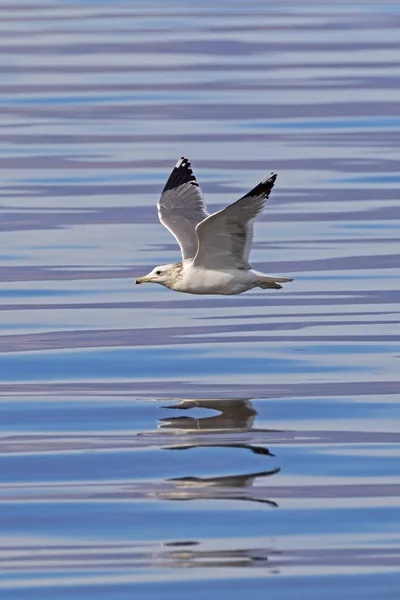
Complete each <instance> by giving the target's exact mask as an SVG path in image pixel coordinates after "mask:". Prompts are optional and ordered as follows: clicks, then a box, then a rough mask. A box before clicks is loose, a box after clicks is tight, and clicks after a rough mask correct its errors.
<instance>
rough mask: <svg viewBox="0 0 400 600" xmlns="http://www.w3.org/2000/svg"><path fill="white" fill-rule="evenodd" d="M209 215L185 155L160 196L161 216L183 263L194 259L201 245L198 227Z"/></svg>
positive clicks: (159, 214) (159, 211) (177, 164)
mask: <svg viewBox="0 0 400 600" xmlns="http://www.w3.org/2000/svg"><path fill="white" fill-rule="evenodd" d="M207 216H208V213H207V211H206V207H205V204H204V200H203V193H202V191H201V189H200V187H199V184H198V183H197V181H196V177H195V176H194V175H193V171H192V167H191V164H190V162H189V161H188V159H187V158H184V157H183V156H182V158H180V159H179V160H178V162H177V163H176V165H175V167H174V169H173V171H172V173H171V175H170V176H169V179H168V181H167V183H166V184H165V187H164V189H163V192H162V194H161V198H160V200H159V202H158V217H159V219H160V221H161V223H162V224H163V225H164V226H165V227H166V228H167V229H168V230H169V231H170V232H171V233H172V235H174V236H175V238H176V239H177V241H178V244H179V246H180V248H181V252H182V259H183V260H185V259H187V258H190V259H192V258H194V257H195V255H196V252H197V246H198V240H197V235H196V225H197V224H198V223H200V221H203V219H206V218H207Z"/></svg>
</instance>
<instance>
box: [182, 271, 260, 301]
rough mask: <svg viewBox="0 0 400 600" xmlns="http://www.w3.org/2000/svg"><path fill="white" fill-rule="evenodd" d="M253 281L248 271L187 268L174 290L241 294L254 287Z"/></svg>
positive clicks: (197, 292)
mask: <svg viewBox="0 0 400 600" xmlns="http://www.w3.org/2000/svg"><path fill="white" fill-rule="evenodd" d="M254 279H255V277H254V275H253V274H252V272H251V271H248V270H242V269H226V270H223V271H222V270H220V271H217V270H211V269H203V268H201V267H193V266H187V267H186V268H185V269H184V270H183V273H182V278H181V279H180V281H179V282H178V283H177V286H176V287H174V289H176V290H177V291H180V292H186V293H188V294H224V295H231V294H241V293H242V292H245V291H246V290H248V289H250V288H252V287H253V286H254Z"/></svg>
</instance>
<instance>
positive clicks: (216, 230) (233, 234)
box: [193, 174, 277, 269]
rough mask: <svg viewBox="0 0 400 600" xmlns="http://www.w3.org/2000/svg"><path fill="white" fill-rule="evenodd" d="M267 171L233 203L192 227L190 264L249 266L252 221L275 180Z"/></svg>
mask: <svg viewBox="0 0 400 600" xmlns="http://www.w3.org/2000/svg"><path fill="white" fill-rule="evenodd" d="M276 177H277V176H276V174H271V175H270V177H268V179H265V180H264V181H262V182H261V183H259V184H258V185H257V186H256V187H255V188H253V189H252V190H251V191H250V192H249V193H248V194H246V195H245V196H243V198H240V200H238V201H237V202H235V203H234V204H231V205H230V206H227V207H226V208H224V209H223V210H220V211H219V212H217V213H214V214H213V215H211V216H209V217H208V218H207V219H205V220H204V221H202V222H201V223H199V224H198V226H197V227H196V233H197V237H198V239H199V249H198V251H197V254H196V256H195V258H194V261H193V264H194V265H196V266H202V267H205V268H209V269H230V268H236V269H250V268H251V267H250V265H249V262H248V261H249V254H250V250H251V243H252V241H253V223H254V220H255V218H256V217H257V215H258V214H259V213H260V212H261V211H262V209H263V208H264V206H265V203H266V201H267V200H268V198H269V195H270V193H271V190H272V188H273V187H274V183H275V180H276Z"/></svg>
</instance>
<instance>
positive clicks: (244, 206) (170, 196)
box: [136, 157, 293, 295]
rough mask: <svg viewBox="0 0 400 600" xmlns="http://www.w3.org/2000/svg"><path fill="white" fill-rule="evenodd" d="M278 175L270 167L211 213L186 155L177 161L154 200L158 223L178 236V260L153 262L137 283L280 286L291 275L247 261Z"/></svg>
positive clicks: (209, 289)
mask: <svg viewBox="0 0 400 600" xmlns="http://www.w3.org/2000/svg"><path fill="white" fill-rule="evenodd" d="M275 180H276V174H274V173H272V174H271V175H270V176H269V177H268V178H267V179H264V181H262V182H261V183H259V184H258V185H257V186H256V187H255V188H254V189H252V190H251V191H250V192H249V193H248V194H246V195H245V196H243V197H242V198H240V200H238V201H237V202H234V203H233V204H231V205H230V206H227V207H226V208H224V209H222V210H220V211H218V212H216V213H214V214H212V215H209V214H208V213H207V210H206V206H205V203H204V199H203V193H202V191H201V189H200V187H199V184H198V183H197V181H196V178H195V176H194V175H193V171H192V167H191V164H190V162H189V161H188V159H187V158H184V157H182V158H180V159H179V160H178V162H177V163H176V165H175V167H174V169H173V171H172V173H171V175H170V176H169V179H168V181H167V183H166V184H165V187H164V189H163V192H162V194H161V198H160V200H159V203H158V216H159V219H160V221H161V223H162V224H163V225H164V226H165V227H166V228H167V229H168V230H169V231H170V232H171V233H172V235H173V236H174V237H175V238H176V240H177V241H178V244H179V246H180V248H181V252H182V260H181V261H180V262H178V263H174V264H168V265H162V266H160V267H155V268H154V269H153V270H152V271H151V273H149V274H148V275H145V276H144V277H138V279H136V283H159V284H161V285H164V286H165V287H167V288H170V289H171V290H175V291H177V292H185V293H187V294H228V295H231V294H241V293H242V292H246V291H247V290H250V289H252V288H256V287H259V288H262V289H271V288H272V289H276V290H278V289H280V288H281V287H282V286H281V285H280V284H281V283H286V282H288V281H293V280H292V279H289V278H287V277H275V276H274V275H265V274H264V273H259V272H257V271H254V270H253V269H252V268H251V266H250V265H249V262H248V261H249V254H250V249H251V243H252V241H253V222H254V220H255V219H256V217H257V215H258V214H259V213H260V212H261V211H262V209H263V208H264V205H265V203H266V201H267V200H268V197H269V195H270V193H271V190H272V188H273V187H274V183H275Z"/></svg>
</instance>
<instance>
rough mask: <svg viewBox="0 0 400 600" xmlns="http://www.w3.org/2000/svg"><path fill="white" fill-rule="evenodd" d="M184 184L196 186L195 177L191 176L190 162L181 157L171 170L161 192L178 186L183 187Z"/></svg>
mask: <svg viewBox="0 0 400 600" xmlns="http://www.w3.org/2000/svg"><path fill="white" fill-rule="evenodd" d="M184 183H192V184H193V185H198V183H197V181H196V177H195V176H194V174H193V171H192V165H191V164H190V161H189V160H188V159H187V158H186V157H185V156H181V157H180V159H179V160H178V162H177V163H176V165H175V167H174V168H173V170H172V173H171V175H170V176H169V178H168V181H167V183H166V184H165V186H164V189H163V192H165V191H167V190H172V189H174V188H176V187H178V186H180V185H183V184H184Z"/></svg>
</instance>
